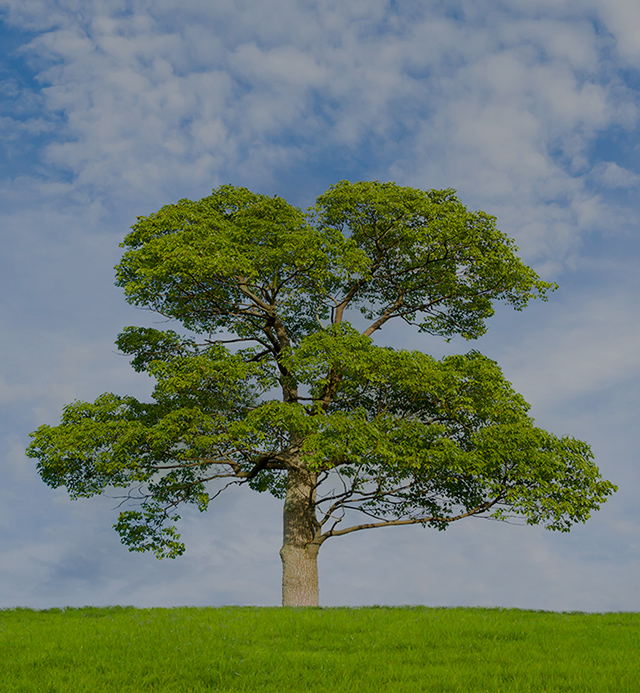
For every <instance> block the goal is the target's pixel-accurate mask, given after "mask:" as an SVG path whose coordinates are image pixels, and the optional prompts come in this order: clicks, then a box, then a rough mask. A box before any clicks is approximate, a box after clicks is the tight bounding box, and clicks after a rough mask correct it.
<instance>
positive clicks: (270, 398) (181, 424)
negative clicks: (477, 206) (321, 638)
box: [27, 181, 615, 606]
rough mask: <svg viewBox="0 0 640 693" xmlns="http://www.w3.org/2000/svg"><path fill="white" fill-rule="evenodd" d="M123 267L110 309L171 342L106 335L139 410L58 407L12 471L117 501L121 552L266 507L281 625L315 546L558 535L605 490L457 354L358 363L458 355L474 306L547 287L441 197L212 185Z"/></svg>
mask: <svg viewBox="0 0 640 693" xmlns="http://www.w3.org/2000/svg"><path fill="white" fill-rule="evenodd" d="M122 246H123V247H124V248H126V252H125V253H124V255H123V257H122V260H121V262H120V263H119V264H118V265H117V267H116V270H117V284H118V285H119V286H120V287H122V288H123V289H124V292H125V296H126V299H127V301H128V302H129V303H131V304H134V305H136V306H141V307H144V308H147V309H149V310H151V311H155V312H156V313H159V314H160V315H162V316H165V317H166V318H167V319H169V320H172V321H175V322H176V323H178V324H180V325H181V331H180V332H176V331H173V330H157V329H149V328H140V327H127V328H125V329H124V331H123V332H122V333H121V334H120V335H119V336H118V339H117V345H118V347H119V349H120V350H121V351H122V352H124V353H125V354H128V355H130V356H131V358H132V360H131V363H132V365H133V368H134V369H135V370H137V371H144V372H147V373H148V374H149V375H151V376H153V378H155V380H156V385H155V389H154V392H153V401H152V402H140V401H138V400H137V399H135V398H133V397H123V396H118V395H114V394H104V395H102V396H100V397H98V399H97V400H96V401H95V402H94V403H86V402H74V403H73V404H70V405H68V406H66V407H65V408H64V410H63V414H62V420H61V423H60V425H58V426H54V427H51V426H41V427H40V428H39V429H38V430H37V431H35V432H34V433H32V434H31V435H32V437H33V442H32V443H31V445H30V446H29V448H28V451H27V454H28V455H29V456H31V457H33V458H36V459H38V460H39V462H38V470H39V473H40V475H41V477H42V479H43V480H44V481H45V482H46V483H47V484H49V485H50V486H52V487H59V486H64V487H66V488H67V490H68V492H69V494H70V496H71V497H72V498H78V497H86V496H92V495H94V494H100V493H103V492H105V491H107V490H110V489H113V488H117V487H122V488H125V489H128V490H129V496H130V497H131V499H132V501H134V502H137V503H139V506H138V507H136V508H135V509H127V510H123V511H122V512H120V514H119V518H118V520H117V522H116V523H115V525H114V527H115V529H116V530H117V531H118V532H119V533H120V535H121V538H122V541H123V542H124V543H125V544H126V545H128V546H129V548H130V550H134V551H147V550H152V551H154V552H155V553H156V555H157V556H158V557H163V556H169V557H172V558H173V557H175V556H178V555H179V554H181V553H182V552H183V550H184V546H183V544H182V543H181V542H180V538H179V534H178V533H177V531H176V528H175V524H174V523H175V521H176V520H177V519H178V515H177V508H178V506H180V505H181V504H183V503H192V504H195V505H196V506H197V507H198V508H199V509H200V510H201V511H203V510H205V509H206V508H207V506H208V504H209V502H210V501H211V500H212V499H214V498H215V497H216V496H217V495H218V494H220V493H221V492H222V491H224V490H225V489H226V488H229V487H230V486H231V485H234V484H240V485H245V486H247V487H249V488H250V489H253V490H254V491H258V492H264V491H267V492H269V493H271V494H272V495H274V496H275V497H277V498H280V499H283V500H284V513H283V519H284V531H283V545H282V549H281V551H280V555H281V557H282V564H283V586H282V593H283V604H284V605H310V606H313V605H317V604H318V573H317V555H318V550H319V549H320V547H321V546H322V544H323V543H324V542H325V541H326V540H327V539H329V538H330V537H338V536H343V535H345V534H349V533H351V532H355V531H360V530H364V529H369V528H375V527H387V526H391V525H409V524H420V525H422V526H428V527H434V528H436V529H439V530H444V529H446V528H447V527H448V526H449V524H450V523H451V522H454V521H456V520H459V519H462V518H464V517H470V516H474V515H484V516H489V517H492V518H497V519H506V518H507V517H509V516H510V514H514V513H515V514H517V515H519V516H522V517H524V518H525V519H526V522H527V523H529V524H542V525H544V526H546V527H547V528H549V529H552V530H560V531H567V530H568V529H569V528H570V527H571V525H572V524H573V523H575V522H584V521H586V520H587V519H588V517H589V515H590V513H591V511H593V510H595V509H598V507H599V504H600V503H602V502H604V501H605V500H606V497H607V496H608V495H609V494H611V493H612V492H613V491H614V490H615V486H613V484H611V483H610V482H608V481H606V480H603V479H602V478H601V477H600V474H599V471H598V469H597V467H596V466H595V464H594V463H593V456H592V454H591V451H590V449H589V446H588V445H587V444H586V443H584V442H581V441H579V440H575V439H573V438H569V437H562V438H559V437H556V436H554V435H552V434H551V433H547V432H545V431H543V430H541V429H540V428H537V427H535V426H534V422H533V419H532V418H531V417H530V416H529V415H528V413H527V411H528V408H529V406H528V405H527V403H526V402H525V400H524V399H523V398H522V397H521V396H520V395H519V394H517V393H516V392H514V390H513V389H512V387H511V385H510V384H509V383H508V382H507V381H506V380H505V378H504V377H503V375H502V373H501V371H500V369H499V367H498V366H497V364H496V363H495V362H493V361H491V360H490V359H488V358H486V357H484V356H482V355H481V354H480V353H478V352H477V351H470V352H469V353H467V354H466V355H459V356H449V357H446V358H444V359H442V360H436V359H435V358H432V357H431V356H429V355H426V354H424V353H421V352H419V351H408V350H402V349H401V350H397V349H391V348H388V347H384V346H378V345H376V344H375V343H374V341H373V339H372V335H374V333H376V332H377V331H378V330H380V329H381V328H383V327H384V326H386V325H387V323H389V322H391V321H396V322H397V320H398V319H400V320H402V321H404V322H405V323H407V324H409V325H413V326H415V327H416V328H417V329H418V330H419V331H421V332H426V333H429V334H432V335H440V336H442V337H444V338H445V339H449V338H451V337H452V336H454V335H461V336H462V337H464V338H466V339H468V340H471V339H475V338H477V337H479V336H480V335H482V334H483V333H484V331H485V322H486V320H487V318H489V317H490V316H491V315H492V314H493V307H492V305H493V303H494V302H495V301H502V302H505V303H507V304H510V305H512V306H513V307H514V308H515V309H517V310H521V309H522V308H523V307H524V306H525V305H526V304H527V303H528V301H529V300H530V299H532V298H536V297H537V298H542V299H543V300H546V294H547V293H548V292H549V291H550V290H553V289H554V288H555V285H554V284H550V283H548V282H545V281H542V280H541V279H540V278H539V277H538V276H537V275H536V274H535V272H534V271H533V270H532V269H531V268H529V267H527V266H526V265H524V264H523V263H522V262H521V260H520V259H519V258H518V257H517V256H516V254H515V251H516V248H515V247H514V244H513V242H512V241H511V240H510V239H509V238H507V237H506V236H505V235H504V234H502V233H501V232H500V231H499V230H498V229H497V228H496V225H495V219H494V218H493V217H491V216H489V215H487V214H485V213H483V212H473V213H472V212H469V211H468V210H467V209H466V208H465V207H464V206H463V205H462V204H461V203H460V201H459V200H458V199H457V198H456V196H455V191H453V190H431V191H422V190H415V189H411V188H406V187H400V186H398V185H396V184H394V183H379V182H361V183H355V184H352V183H349V182H346V181H343V182H341V183H338V184H337V185H334V186H332V187H331V188H330V189H329V190H328V191H327V192H326V193H325V194H323V195H321V196H320V197H319V198H318V200H317V204H316V205H315V207H313V208H312V209H311V210H309V211H308V212H307V213H303V212H302V211H301V210H299V209H297V208H295V207H293V206H291V205H289V204H287V203H286V202H285V201H284V200H282V199H280V198H278V197H274V198H269V197H266V196H264V195H258V194H254V193H252V192H250V191H248V190H246V189H244V188H235V187H232V186H222V187H220V188H218V189H216V190H214V191H213V192H212V194H211V195H210V196H208V197H205V198H204V199H202V200H200V201H198V202H194V201H191V200H181V201H179V202H178V203H177V204H174V205H168V206H165V207H163V208H162V209H160V210H159V211H158V212H156V213H154V214H150V215H149V216H147V217H138V220H137V222H136V224H135V225H134V226H133V227H132V231H131V233H130V234H129V235H127V236H126V238H125V241H124V243H123V244H122ZM347 317H349V318H351V319H350V320H347ZM134 490H135V491H136V492H135V493H134V492H133V491H134Z"/></svg>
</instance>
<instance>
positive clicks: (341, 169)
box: [0, 0, 640, 611]
mask: <svg viewBox="0 0 640 693" xmlns="http://www.w3.org/2000/svg"><path fill="white" fill-rule="evenodd" d="M0 19H1V20H2V21H1V22H0V46H1V50H0V59H1V61H0V78H1V80H2V85H1V86H0V98H1V100H2V113H1V115H0V153H1V156H0V176H1V178H0V229H1V233H2V247H3V253H2V255H1V256H0V263H1V267H0V270H1V271H0V282H1V283H2V294H1V295H2V301H1V303H0V329H1V333H2V341H1V343H0V349H1V352H0V353H1V356H2V365H3V368H2V371H1V374H0V406H1V407H2V415H1V416H0V595H1V597H0V607H9V606H17V605H23V606H32V607H38V608H44V607H50V606H64V605H80V604H114V603H118V604H135V605H139V606H170V605H177V604H198V605H200V604H210V605H219V604H227V603H235V604H277V603H279V599H280V562H279V557H278V549H279V546H280V537H281V525H280V522H281V509H280V506H279V503H278V502H277V501H275V500H273V499H269V498H264V497H262V496H257V495H255V494H252V493H249V492H247V493H246V494H244V493H231V494H229V495H227V496H222V497H221V498H219V499H218V500H217V501H216V502H215V504H214V505H213V506H212V509H211V510H210V511H209V512H208V513H207V514H205V515H199V514H198V513H195V514H191V513H188V512H187V513H184V514H183V517H184V521H183V527H182V530H183V536H184V537H185V538H186V540H187V553H186V554H185V555H184V556H183V557H182V558H180V559H177V560H176V561H163V562H158V561H156V559H155V558H153V556H147V555H138V554H130V553H129V552H128V551H127V550H126V549H125V548H124V547H122V546H121V545H120V543H119V540H118V537H117V536H116V535H115V533H114V532H113V530H111V524H112V523H113V521H114V520H115V512H114V509H113V508H114V505H115V502H114V501H113V500H112V499H108V498H95V499H89V500H86V501H85V500H83V501H76V502H70V501H69V500H68V499H67V497H66V495H65V493H64V491H63V490H51V489H49V488H48V487H46V486H45V485H44V484H43V483H42V482H41V481H40V479H39V477H38V475H37V474H36V472H35V470H34V464H33V462H32V461H30V460H27V459H26V458H25V456H24V452H23V451H24V447H25V446H26V444H27V443H28V437H27V436H28V433H29V432H30V431H32V430H34V429H35V428H36V427H37V426H38V425H40V424H42V423H49V424H55V423H56V422H57V420H58V417H59V413H60V409H61V407H62V406H63V405H64V404H66V403H68V402H70V401H72V400H73V399H76V398H77V399H89V400H92V399H94V398H95V397H96V396H97V395H99V394H100V393H102V392H104V391H114V392H119V393H122V394H124V393H130V394H135V395H138V396H144V394H145V393H146V392H148V390H149V382H148V380H147V379H146V378H145V377H144V376H141V375H138V374H135V373H134V372H133V371H132V370H131V369H130V367H129V365H128V363H127V361H126V359H125V358H124V357H123V356H121V355H118V354H117V353H116V349H115V347H114V345H113V341H114V339H115V337H116V335H117V333H118V332H119V331H120V330H121V329H122V327H124V326H125V325H131V324H149V323H150V321H151V320H152V318H151V316H150V315H149V314H147V313H144V312H141V311H138V310H135V309H133V308H132V307H130V306H127V305H126V304H125V302H124V300H123V297H122V295H121V292H120V290H119V289H117V288H115V287H114V286H113V266H114V265H115V264H116V262H117V261H118V259H119V253H120V249H119V248H118V243H119V242H120V241H121V240H122V238H123V236H124V235H125V233H126V232H127V229H128V227H129V226H130V225H131V224H132V223H133V221H134V220H135V217H136V216H137V215H139V214H147V213H149V212H152V211H154V210H156V209H158V208H159V207H160V206H162V205H163V204H167V203H171V202H175V201H176V200H178V199H180V198H182V197H190V198H193V199H198V198H200V197H203V196H205V195H207V194H208V193H209V192H210V190H211V189H212V188H213V187H215V186H218V185H220V184H223V183H231V184H234V185H244V186H246V187H249V188H250V189H252V190H254V191H256V192H261V193H266V194H270V195H271V194H278V195H280V196H282V197H284V198H285V199H287V200H288V201H289V202H291V203H294V204H297V205H300V206H307V205H309V204H311V203H312V202H313V200H314V199H315V197H316V196H317V195H319V194H321V193H322V192H324V190H326V189H327V188H328V187H329V185H331V184H332V183H335V182H337V181H338V180H341V179H349V180H353V181H355V180H372V179H379V180H395V181H396V182H398V183H400V184H403V185H410V186H414V187H419V188H423V189H427V188H444V187H453V188H456V189H457V190H458V193H459V196H460V198H461V199H462V201H463V202H464V203H465V204H466V205H467V206H468V207H470V208H472V209H483V210H485V211H487V212H489V213H492V214H495V215H496V216H497V217H498V225H499V227H500V228H501V230H503V231H504V232H505V233H507V234H508V235H510V236H512V237H514V238H515V239H516V241H517V243H518V245H519V247H520V252H521V255H522V257H523V259H524V260H525V261H526V262H527V263H529V264H530V265H531V266H533V267H534V268H535V269H536V270H537V271H538V272H539V273H540V274H541V275H542V276H543V277H544V278H545V279H550V280H554V281H557V282H558V284H559V285H560V289H559V290H558V291H557V292H556V293H555V294H554V295H553V296H552V298H551V300H550V301H549V302H548V303H546V304H544V303H541V304H539V305H534V306H531V307H530V308H528V309H527V310H526V311H524V312H522V313H516V312H512V311H508V310H501V309H499V310H498V311H497V313H496V316H495V317H494V318H493V320H492V321H490V323H489V331H488V333H487V335H486V336H485V337H483V338H482V339H481V340H479V342H478V343H477V344H475V345H470V344H468V343H465V342H456V341H455V340H454V342H452V343H451V344H448V345H447V344H443V343H442V342H440V341H438V340H435V339H426V338H425V337H424V336H418V335H416V334H413V333H412V332H410V331H397V330H396V331H391V332H390V334H385V333H384V332H382V333H381V334H380V337H379V341H381V342H384V341H385V340H386V343H388V344H391V345H393V346H397V347H406V348H416V349H423V350H425V351H427V352H429V353H431V354H433V355H435V356H438V357H439V356H442V355H443V354H445V353H451V352H452V351H466V350H468V349H469V347H470V346H475V347H477V348H478V349H480V350H481V351H483V352H484V353H486V354H487V355H489V356H491V357H492V358H495V359H496V360H497V361H498V362H499V363H500V364H501V366H502V367H503V369H504V372H505V375H506V377H507V378H508V379H509V380H511V381H512V382H513V383H514V385H515V387H516V388H517V389H518V390H519V391H520V392H521V393H522V394H523V395H524V396H525V398H526V399H527V400H528V401H529V402H531V404H532V414H533V416H534V417H535V418H536V420H537V422H538V423H539V425H541V426H543V427H546V428H547V429H549V430H551V431H553V432H554V433H556V434H559V435H565V434H569V435H573V436H575V437H578V438H582V439H585V440H587V441H589V442H590V443H591V444H592V447H593V450H594V452H595V454H596V458H597V462H598V464H599V465H600V468H601V471H602V473H603V475H604V476H605V477H607V478H609V479H611V480H612V481H614V482H615V483H617V484H618V485H619V486H620V490H619V492H618V493H617V494H616V495H615V496H614V497H613V498H612V499H611V500H610V501H609V502H608V503H607V504H606V505H605V506H604V507H603V509H602V510H601V511H600V512H599V513H597V514H595V515H594V517H593V518H592V519H591V520H590V521H589V522H588V523H587V524H586V525H584V526H579V527H577V528H575V529H574V530H573V531H572V533H571V534H569V535H564V534H563V535H556V534H551V533H548V532H545V531H544V530H542V529H538V528H531V527H522V526H511V525H504V524H498V523H493V522H489V521H486V520H481V519H475V520H468V521H466V522H464V521H463V522H460V523H458V524H457V525H454V526H452V527H451V528H450V529H449V530H448V531H447V532H444V533H437V532H433V531H429V530H422V529H420V528H389V529H387V530H382V531H375V532H369V533H367V532H361V533H356V534H354V535H349V536H348V537H344V538H341V539H335V540H333V542H328V543H327V544H326V545H325V546H324V547H323V550H322V552H321V555H320V570H321V585H320V589H321V592H320V594H321V603H322V604H325V605H330V604H350V605H355V604H373V603H386V604H405V603H412V604H428V605H489V606H505V607H507V606H517V607H523V608H538V609H556V610H559V609H565V610H571V609H578V610H588V611H603V610H640V593H638V591H637V583H638V579H639V578H640V556H639V553H640V511H639V509H638V503H637V495H638V489H639V487H640V471H639V465H638V453H639V452H640V436H639V434H638V432H637V425H636V419H637V412H638V410H639V406H638V405H639V404H640V402H639V400H640V350H639V348H638V344H639V343H640V320H639V317H640V316H639V312H640V301H639V300H638V295H639V293H640V292H639V290H640V286H639V285H640V275H639V273H638V270H637V263H638V257H639V254H640V240H639V239H640V236H639V229H638V221H637V220H638V218H639V217H640V214H639V212H640V204H639V202H638V192H639V189H640V160H639V157H638V154H639V143H640V139H639V137H638V126H639V122H640V117H639V116H640V95H639V92H638V89H639V87H640V5H639V4H638V3H637V2H636V0H585V1H583V2H580V3H575V2H570V1H569V0H540V1H538V2H535V3H531V2H528V1H527V0H469V1H466V0H460V1H458V2H445V1H442V2H429V1H426V2H425V1H420V2H418V1H413V0H408V1H407V2H397V1H396V2H393V1H392V2H390V1H389V0H342V1H341V2H338V1H337V0H335V1H334V0H317V1H312V0H307V1H306V2H302V1H300V0H251V1H249V0H233V1H232V0H228V1H225V0H220V1H218V2H215V3H212V2H210V1H209V0H181V2H177V1H176V0H154V2H151V1H150V0H146V1H144V0H139V1H137V2H136V3H131V2H125V1H122V2H119V1H118V0H109V2H102V1H99V0H82V2H80V0H0Z"/></svg>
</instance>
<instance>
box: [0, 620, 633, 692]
mask: <svg viewBox="0 0 640 693" xmlns="http://www.w3.org/2000/svg"><path fill="white" fill-rule="evenodd" d="M639 652H640V615H638V614H634V613H611V614H583V613H553V612H539V611H519V610H507V609H430V608H423V607H417V608H409V607H407V608H362V609H277V608H250V607H230V608H220V609H197V608H179V609H134V608H121V607H116V608H103V609H99V608H83V609H65V610H59V609H52V610H47V611H32V610H29V609H11V610H4V611H0V691H2V693H5V692H7V693H8V692H11V693H13V692H14V691H24V692H25V693H27V692H28V693H39V692H43V693H44V692H46V693H54V692H58V691H60V692H61V693H62V692H64V693H72V692H74V691H83V692H85V691H87V692H89V691H90V692H91V693H99V692H100V691H117V692H118V693H120V692H124V691H136V692H137V693H141V692H143V691H171V692H172V693H181V692H183V691H184V692H186V691H189V692H196V691H267V692H271V691H272V692H274V693H286V692H287V691H295V692H296V693H306V692H309V693H324V692H325V691H326V692H327V693H329V692H331V693H334V692H342V691H344V692H346V693H350V692H351V691H362V692H366V693H377V691H385V692H386V691H391V692H395V691H399V692H402V691H442V692H443V693H445V692H446V693H454V692H457V691H460V692H461V693H476V692H480V691H489V692H490V693H495V692H497V691H508V692H509V693H512V692H513V693H516V692H518V691H545V692H546V691H616V693H621V692H623V691H634V692H635V691H638V690H640V683H639V682H640V656H639Z"/></svg>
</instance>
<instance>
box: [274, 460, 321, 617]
mask: <svg viewBox="0 0 640 693" xmlns="http://www.w3.org/2000/svg"><path fill="white" fill-rule="evenodd" d="M316 477H317V474H316V473H315V472H310V471H307V470H304V469H290V470H289V476H288V481H287V496H286V499H285V502H284V511H283V542H282V549H280V557H281V558H282V606H318V599H319V595H318V549H319V546H318V545H317V544H314V543H312V542H313V539H314V537H315V533H316V528H317V526H318V523H317V520H316V511H315V495H316V489H315V484H316Z"/></svg>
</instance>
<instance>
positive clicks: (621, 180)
mask: <svg viewBox="0 0 640 693" xmlns="http://www.w3.org/2000/svg"><path fill="white" fill-rule="evenodd" d="M591 173H592V175H593V176H594V177H595V179H596V180H597V181H598V182H599V183H601V184H602V185H605V186H606V187H607V188H637V187H638V186H639V185H640V175H638V174H637V173H634V172H633V171H629V169H626V168H623V167H622V166H618V164H616V163H615V161H601V162H600V163H598V164H596V166H594V167H593V170H592V172H591Z"/></svg>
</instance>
